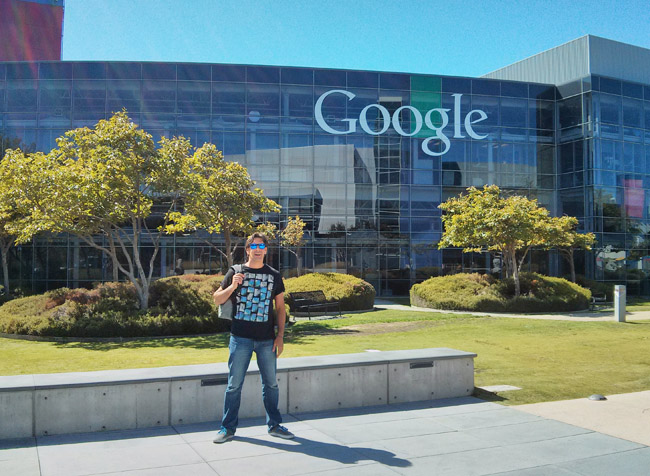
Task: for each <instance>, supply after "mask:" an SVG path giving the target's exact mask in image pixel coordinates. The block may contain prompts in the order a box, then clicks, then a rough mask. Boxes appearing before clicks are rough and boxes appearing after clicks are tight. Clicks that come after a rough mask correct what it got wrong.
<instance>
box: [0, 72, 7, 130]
mask: <svg viewBox="0 0 650 476" xmlns="http://www.w3.org/2000/svg"><path fill="white" fill-rule="evenodd" d="M5 89H6V85H5V83H3V82H2V81H0V112H3V111H5V110H6V109H7V105H6V103H5ZM1 127H2V114H0V128H1Z"/></svg>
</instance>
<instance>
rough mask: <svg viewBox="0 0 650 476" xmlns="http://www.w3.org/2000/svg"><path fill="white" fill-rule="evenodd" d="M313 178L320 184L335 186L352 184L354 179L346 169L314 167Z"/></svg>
mask: <svg viewBox="0 0 650 476" xmlns="http://www.w3.org/2000/svg"><path fill="white" fill-rule="evenodd" d="M314 176H315V177H317V179H318V180H319V181H321V182H325V183H336V184H344V183H346V182H352V180H353V178H354V177H353V175H352V171H351V170H350V169H349V168H347V167H315V168H314ZM305 180H307V179H305Z"/></svg>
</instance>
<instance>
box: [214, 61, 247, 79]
mask: <svg viewBox="0 0 650 476" xmlns="http://www.w3.org/2000/svg"><path fill="white" fill-rule="evenodd" d="M212 81H235V82H241V83H243V82H244V81H246V66H237V65H231V64H220V65H214V66H212Z"/></svg>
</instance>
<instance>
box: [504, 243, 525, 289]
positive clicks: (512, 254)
mask: <svg viewBox="0 0 650 476" xmlns="http://www.w3.org/2000/svg"><path fill="white" fill-rule="evenodd" d="M504 257H505V258H506V261H507V262H508V267H509V268H510V270H509V271H510V272H511V273H512V275H511V276H512V279H513V281H514V282H515V297H519V295H520V294H521V285H520V283H519V267H518V266H517V251H516V250H513V249H512V250H511V249H508V250H507V251H505V252H504Z"/></svg>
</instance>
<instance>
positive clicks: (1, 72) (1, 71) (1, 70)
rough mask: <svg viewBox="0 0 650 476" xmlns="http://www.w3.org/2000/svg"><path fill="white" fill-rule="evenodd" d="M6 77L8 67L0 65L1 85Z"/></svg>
mask: <svg viewBox="0 0 650 476" xmlns="http://www.w3.org/2000/svg"><path fill="white" fill-rule="evenodd" d="M6 75H7V66H6V65H4V64H0V83H1V82H3V81H4V80H5V76H6Z"/></svg>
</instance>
